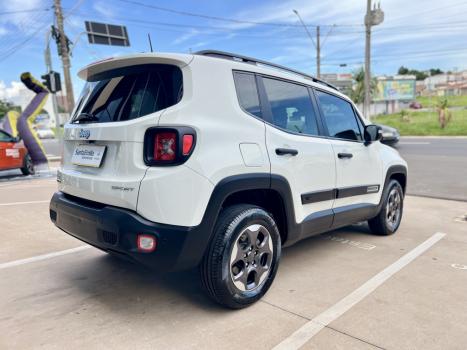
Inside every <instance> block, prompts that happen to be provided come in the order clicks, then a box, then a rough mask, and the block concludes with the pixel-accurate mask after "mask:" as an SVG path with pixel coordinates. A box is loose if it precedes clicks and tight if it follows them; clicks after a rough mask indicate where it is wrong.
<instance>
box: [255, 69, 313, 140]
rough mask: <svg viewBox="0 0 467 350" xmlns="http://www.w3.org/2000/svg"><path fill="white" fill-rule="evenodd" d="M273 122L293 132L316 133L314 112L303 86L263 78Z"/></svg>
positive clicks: (306, 90) (308, 95)
mask: <svg viewBox="0 0 467 350" xmlns="http://www.w3.org/2000/svg"><path fill="white" fill-rule="evenodd" d="M263 82H264V88H265V90H266V95H267V98H268V100H269V104H270V105H271V112H272V119H273V120H272V121H273V124H274V125H276V126H278V127H280V128H282V129H286V130H289V131H293V132H295V133H300V134H307V135H318V125H317V122H316V113H315V109H314V108H313V104H312V102H311V98H310V94H309V92H308V89H307V88H306V87H305V86H302V85H297V84H293V83H288V82H285V81H281V80H275V79H270V78H263Z"/></svg>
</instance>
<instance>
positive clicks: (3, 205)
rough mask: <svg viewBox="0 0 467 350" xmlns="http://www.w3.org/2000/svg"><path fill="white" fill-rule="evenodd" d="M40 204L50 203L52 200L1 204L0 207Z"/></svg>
mask: <svg viewBox="0 0 467 350" xmlns="http://www.w3.org/2000/svg"><path fill="white" fill-rule="evenodd" d="M39 203H50V199H49V200H46V201H29V202H11V203H0V207H7V206H10V205H23V204H39Z"/></svg>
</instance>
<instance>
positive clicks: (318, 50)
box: [316, 26, 321, 79]
mask: <svg viewBox="0 0 467 350" xmlns="http://www.w3.org/2000/svg"><path fill="white" fill-rule="evenodd" d="M316 77H317V78H318V79H319V78H321V44H320V40H319V26H316Z"/></svg>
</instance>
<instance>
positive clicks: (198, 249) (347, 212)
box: [178, 165, 407, 268]
mask: <svg viewBox="0 0 467 350" xmlns="http://www.w3.org/2000/svg"><path fill="white" fill-rule="evenodd" d="M395 174H398V175H403V176H404V177H405V178H406V176H407V169H406V168H405V167H404V166H401V165H395V166H391V167H390V168H389V169H388V171H387V173H386V178H385V182H384V187H383V193H382V196H381V200H380V203H379V204H378V205H373V204H359V205H349V206H345V207H341V208H334V209H329V210H324V211H320V212H316V213H313V214H311V215H309V216H308V217H306V218H305V220H304V221H303V222H301V223H297V222H296V221H295V210H294V204H293V197H292V192H291V189H290V185H289V183H288V181H287V179H285V178H284V177H283V176H280V175H275V174H269V173H251V174H242V175H234V176H229V177H227V178H225V179H223V180H222V181H220V182H219V183H218V184H217V185H216V187H215V188H214V191H213V193H212V195H211V198H210V200H209V203H208V206H207V208H206V211H205V213H204V216H203V219H202V221H201V223H200V224H199V225H198V226H196V227H189V228H188V227H187V228H186V229H187V230H189V231H192V233H193V234H189V235H187V238H186V242H185V243H186V244H185V245H184V249H183V251H182V252H181V254H180V259H179V261H178V263H179V266H180V268H184V267H192V266H196V265H197V264H198V263H199V262H200V261H201V259H202V257H203V255H204V252H205V250H206V249H207V247H208V246H209V243H210V241H211V238H212V234H213V230H214V225H215V224H216V220H217V217H218V216H219V214H220V212H221V210H222V204H223V203H224V201H225V200H226V199H227V197H229V196H230V195H232V194H234V193H236V192H241V191H247V190H273V191H275V192H277V193H278V194H279V195H280V197H281V198H282V201H283V204H284V210H285V213H284V214H285V215H286V223H285V224H286V227H287V232H286V240H285V243H284V247H287V246H290V245H292V244H294V243H296V242H298V241H300V240H301V239H304V238H307V237H310V236H313V235H317V234H320V233H323V232H326V231H329V230H332V229H337V228H339V227H343V226H346V225H349V224H352V223H355V222H357V221H362V220H368V219H371V218H372V217H374V216H375V215H376V214H377V213H378V212H379V210H380V209H381V207H382V205H383V198H385V196H386V191H387V184H388V183H389V180H390V178H391V176H393V175H395ZM403 187H404V186H403ZM404 191H405V188H404Z"/></svg>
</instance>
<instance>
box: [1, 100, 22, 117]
mask: <svg viewBox="0 0 467 350" xmlns="http://www.w3.org/2000/svg"><path fill="white" fill-rule="evenodd" d="M12 109H13V110H16V111H18V112H20V111H21V108H20V107H19V106H15V105H13V104H12V103H11V102H8V101H4V100H0V119H2V118H3V117H4V116H5V115H6V113H7V112H8V111H10V110H12Z"/></svg>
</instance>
